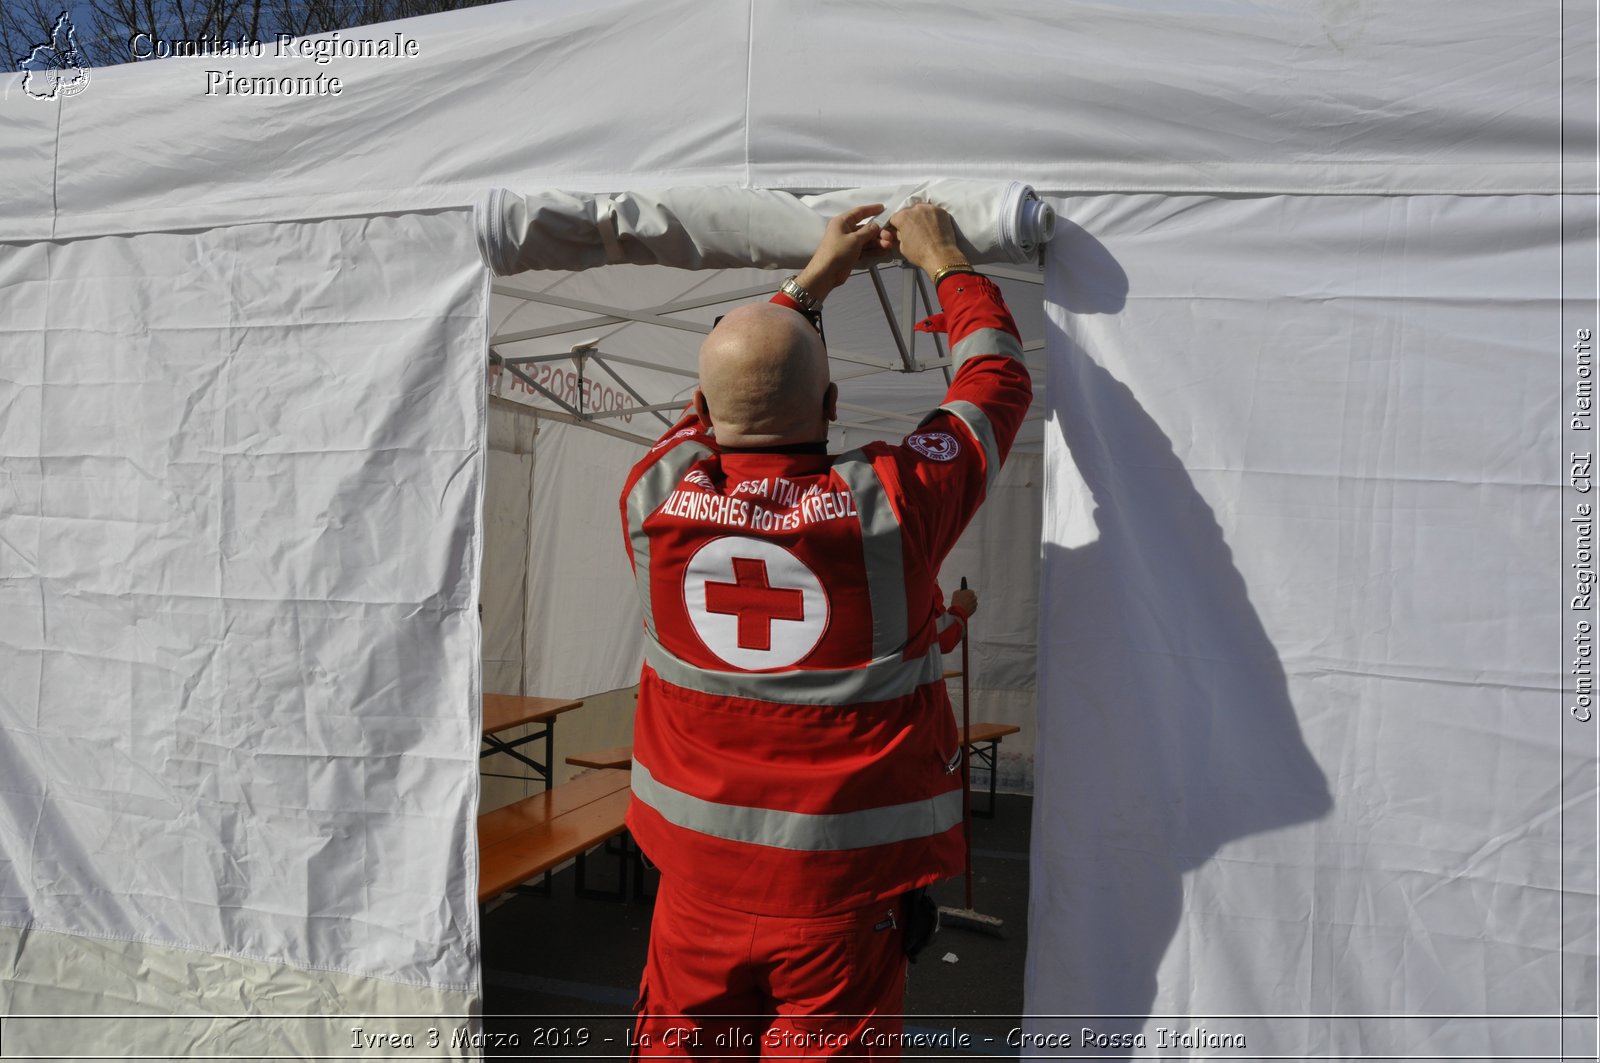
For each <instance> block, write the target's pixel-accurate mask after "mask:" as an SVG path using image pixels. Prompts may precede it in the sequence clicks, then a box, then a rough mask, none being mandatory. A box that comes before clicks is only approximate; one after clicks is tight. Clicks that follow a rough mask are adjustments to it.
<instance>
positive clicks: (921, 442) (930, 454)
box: [906, 432, 961, 461]
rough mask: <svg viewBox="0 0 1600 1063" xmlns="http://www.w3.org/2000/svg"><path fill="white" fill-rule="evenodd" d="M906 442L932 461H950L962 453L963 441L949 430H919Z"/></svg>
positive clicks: (907, 438) (908, 437)
mask: <svg viewBox="0 0 1600 1063" xmlns="http://www.w3.org/2000/svg"><path fill="white" fill-rule="evenodd" d="M906 442H907V443H909V444H911V449H912V450H914V451H916V452H917V453H918V454H921V455H922V456H923V457H925V458H927V459H929V460H930V461H949V460H951V459H952V458H954V457H955V456H956V455H957V454H959V453H961V441H960V440H958V439H956V437H955V436H953V435H951V434H950V433H949V432H918V433H916V434H915V435H911V436H907V437H906Z"/></svg>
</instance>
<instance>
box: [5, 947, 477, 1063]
mask: <svg viewBox="0 0 1600 1063" xmlns="http://www.w3.org/2000/svg"><path fill="white" fill-rule="evenodd" d="M108 973H113V976H112V977H107V975H108ZM479 1011H480V1009H479V1007H478V1001H477V994H476V992H468V991H466V990H446V989H435V988H433V987H431V986H420V985H402V984H400V983H398V982H389V981H383V980H381V979H377V978H368V977H365V976H362V975H351V974H343V973H340V972H337V971H307V970H303V969H301V968H298V967H286V966H283V965H281V964H276V963H263V962H261V961H257V960H248V959H240V958H239V957H237V956H218V955H215V954H211V953H205V952H199V951H193V950H186V949H173V948H168V947H166V946H162V945H156V944H150V943H148V942H143V941H116V940H107V939H104V938H92V937H84V936H82V935H78V934H55V933H51V932H50V931H47V930H17V929H15V928H13V927H0V1015H4V1016H5V1019H4V1031H3V1032H4V1034H5V1055H4V1057H3V1058H5V1059H41V1058H43V1059H61V1058H63V1057H66V1058H71V1059H78V1060H88V1059H130V1058H132V1059H181V1058H184V1057H185V1056H187V1057H190V1058H196V1057H198V1058H213V1059H229V1060H241V1059H283V1060H289V1059H315V1058H319V1057H320V1058H328V1057H335V1058H337V1057H341V1056H348V1055H349V1054H351V1052H352V1051H353V1048H352V1043H353V1041H354V1040H355V1039H356V1037H357V1036H363V1035H364V1036H365V1037H368V1038H370V1037H373V1036H374V1035H376V1036H380V1037H385V1038H386V1035H389V1034H393V1035H394V1038H395V1041H394V1043H393V1044H392V1047H391V1042H389V1041H388V1040H387V1039H385V1040H382V1041H364V1042H363V1044H364V1045H371V1046H372V1047H371V1048H368V1049H366V1051H368V1052H369V1053H371V1055H372V1056H375V1057H377V1058H391V1059H399V1058H417V1057H418V1056H419V1055H421V1054H422V1052H423V1051H426V1056H427V1058H428V1059H477V1058H481V1056H480V1054H479V1053H477V1052H476V1051H474V1049H475V1047H476V1046H475V1045H474V1039H475V1038H477V1040H478V1043H480V1044H481V1043H482V1038H481V1037H478V1036H477V1035H478V1034H479V1033H480V1031H481V1029H482V1022H481V1020H480V1019H479V1017H478V1016H479ZM246 1013H248V1015H249V1017H248V1018H244V1019H241V1018H239V1016H240V1015H243V1014H246ZM377 1016H386V1017H385V1018H377ZM357 1030H359V1031H361V1035H357V1034H355V1033H354V1031H357ZM430 1031H432V1032H431V1033H430ZM407 1041H409V1042H410V1044H411V1046H412V1047H411V1051H409V1052H407V1051H406V1050H405V1048H404V1046H405V1044H406V1042H407ZM430 1045H431V1046H432V1047H431V1048H430V1047H429V1046H430ZM380 1048H381V1049H383V1050H387V1051H382V1052H380ZM369 1058H370V1057H369Z"/></svg>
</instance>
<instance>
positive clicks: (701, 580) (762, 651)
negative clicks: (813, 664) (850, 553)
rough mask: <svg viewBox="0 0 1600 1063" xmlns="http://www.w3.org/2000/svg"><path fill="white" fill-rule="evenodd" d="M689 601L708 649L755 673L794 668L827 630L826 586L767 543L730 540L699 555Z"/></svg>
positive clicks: (686, 590) (688, 570)
mask: <svg viewBox="0 0 1600 1063" xmlns="http://www.w3.org/2000/svg"><path fill="white" fill-rule="evenodd" d="M683 601H684V605H685V606H686V607H687V608H688V612H689V621H690V623H692V624H694V630H695V633H696V634H698V635H699V636H700V641H702V642H704V643H705V644H706V648H707V649H709V650H710V651H711V652H712V653H714V654H716V656H717V657H718V658H719V659H721V660H723V661H725V662H727V663H728V664H731V665H733V666H734V667H735V668H743V669H746V670H749V671H760V670H763V669H769V668H784V667H787V666H788V665H791V664H794V663H795V662H796V661H799V660H801V659H802V658H804V657H805V656H806V655H807V654H809V653H810V652H811V651H812V649H814V648H815V647H816V645H817V642H818V641H820V640H821V638H822V632H823V631H824V630H825V629H826V628H827V626H828V596H827V594H826V593H824V591H823V589H822V581H821V580H819V579H817V576H816V573H814V572H812V571H811V569H809V568H807V567H806V563H805V562H804V561H801V560H800V559H799V558H798V557H796V556H795V555H794V554H791V553H790V552H789V551H788V550H785V549H784V548H783V547H781V546H779V545H778V544H777V543H772V542H768V541H767V540H765V539H746V538H741V537H739V536H733V535H728V536H723V537H722V538H720V539H713V540H711V541H710V542H709V543H706V544H705V545H704V546H702V547H701V548H700V549H699V550H697V551H695V554H694V556H693V557H691V558H690V559H689V564H688V566H687V567H685V569H684V573H683Z"/></svg>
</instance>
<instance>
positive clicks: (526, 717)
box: [478, 694, 583, 790]
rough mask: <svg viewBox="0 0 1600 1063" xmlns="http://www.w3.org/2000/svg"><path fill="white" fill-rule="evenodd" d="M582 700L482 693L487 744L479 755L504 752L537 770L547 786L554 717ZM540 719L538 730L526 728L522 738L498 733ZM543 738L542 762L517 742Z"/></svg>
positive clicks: (484, 735) (553, 739) (552, 755)
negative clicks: (523, 750) (530, 755)
mask: <svg viewBox="0 0 1600 1063" xmlns="http://www.w3.org/2000/svg"><path fill="white" fill-rule="evenodd" d="M582 704H583V701H582V700H581V699H578V700H574V699H571V698H530V697H523V696H522V695H520V694H485V695H484V696H483V744H484V745H485V746H487V747H488V748H486V749H485V750H483V752H481V753H480V754H478V757H479V759H482V758H484V757H488V756H492V755H494V754H495V753H504V754H506V755H507V756H509V757H515V758H516V759H517V760H520V761H522V763H524V764H526V765H527V766H528V767H530V768H532V769H533V770H534V771H536V772H538V773H539V777H540V778H542V779H543V780H544V788H545V789H546V790H548V789H550V786H551V783H552V781H553V780H552V779H551V775H552V774H553V773H552V771H551V770H550V769H551V761H552V760H553V759H554V758H555V733H556V717H557V716H560V715H561V714H562V713H563V712H570V711H572V710H573V709H576V708H578V707H579V706H580V705H582ZM530 723H543V724H544V726H543V727H541V728H538V729H537V730H533V731H529V732H528V733H527V734H525V735H523V736H522V737H521V738H513V739H511V740H510V741H509V742H508V741H506V740H505V739H503V738H500V737H498V735H499V734H500V732H502V731H509V730H511V729H512V728H513V727H521V726H523V725H524V724H530ZM541 738H542V739H544V763H543V764H541V763H539V762H538V761H536V760H534V759H533V758H531V757H529V756H526V755H525V754H523V753H521V752H519V751H518V747H519V746H525V745H527V744H528V743H529V742H535V741H538V740H539V739H541Z"/></svg>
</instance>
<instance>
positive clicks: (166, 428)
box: [0, 211, 488, 1057]
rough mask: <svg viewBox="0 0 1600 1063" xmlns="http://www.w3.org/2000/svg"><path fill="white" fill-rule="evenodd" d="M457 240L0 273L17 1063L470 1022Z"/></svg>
mask: <svg viewBox="0 0 1600 1063" xmlns="http://www.w3.org/2000/svg"><path fill="white" fill-rule="evenodd" d="M467 217H468V215H467V213H466V212H464V211H457V212H442V213H432V214H413V215H398V216H392V217H373V218H346V219H333V220H327V221H320V222H299V223H293V224H284V225H242V226H230V227H223V228H218V229H208V230H205V231H203V232H198V233H147V234H141V235H137V236H131V237H101V238H86V239H79V240H68V241H60V242H53V243H36V244H30V245H22V246H17V245H7V246H0V291H3V292H4V296H3V299H4V302H5V305H6V307H7V314H6V320H5V326H4V329H3V331H0V381H3V385H0V387H3V390H0V394H3V402H0V405H3V407H4V409H5V417H4V421H3V422H0V617H3V618H4V624H5V637H4V639H3V640H0V674H3V675H4V677H5V681H4V682H3V683H0V734H3V738H4V740H3V741H0V810H3V815H0V1011H3V1013H4V1014H5V1015H6V1016H7V1019H6V1022H5V1029H4V1036H5V1051H6V1052H7V1053H8V1054H21V1055H26V1054H57V1053H59V1052H60V1051H61V1050H62V1046H63V1045H67V1046H68V1049H67V1050H68V1051H69V1052H71V1053H72V1054H74V1055H81V1056H92V1055H95V1054H97V1053H99V1052H105V1053H107V1054H111V1055H121V1054H126V1053H127V1052H129V1051H130V1046H132V1049H133V1050H135V1051H137V1052H140V1053H143V1054H149V1055H158V1056H159V1055H166V1054H169V1053H171V1054H189V1053H194V1052H200V1053H215V1054H219V1055H263V1056H272V1057H298V1056H306V1055H318V1054H322V1055H327V1054H337V1053H339V1052H341V1051H343V1050H345V1049H347V1048H348V1046H349V1045H350V1039H351V1033H350V1027H351V1025H352V1024H351V1022H350V1020H349V1019H348V1016H356V1017H358V1019H359V1017H361V1016H368V1015H382V1014H396V1013H398V1014H406V1015H410V1014H416V1015H421V1016H431V1018H423V1019H420V1020H417V1021H416V1022H415V1023H414V1026H415V1027H417V1028H426V1027H427V1026H430V1025H432V1026H437V1027H441V1028H444V1029H447V1030H448V1029H450V1028H452V1027H454V1026H466V1025H469V1024H470V1023H471V1021H472V1016H473V1014H474V1013H475V1011H476V1007H477V999H478V996H479V988H478V978H479V975H478V970H477V949H476V942H477V925H476V924H477V910H476V903H475V881H474V879H475V872H474V867H475V862H476V853H475V849H474V847H473V844H472V843H473V836H472V825H473V817H472V813H473V811H474V808H475V805H476V798H477V789H476V778H475V774H476V773H475V765H476V755H477V745H478V734H477V711H476V706H477V696H478V667H479V666H478V658H479V654H480V647H479V637H478V632H479V628H478V624H477V622H476V615H475V608H474V604H473V603H474V599H475V592H476V587H477V572H478V551H479V535H478V513H479V510H480V506H481V491H482V476H481V472H480V470H481V466H482V461H483V453H482V452H483V443H482V438H481V436H482V430H483V411H484V403H485V397H484V394H483V368H482V360H483V357H484V350H485V339H486V337H485V326H486V312H487V306H486V301H487V298H488V287H487V284H486V283H485V278H484V275H483V271H482V266H481V262H480V261H479V259H478V256H477V251H476V249H475V247H474V246H473V243H472V238H471V232H470V228H469V225H468V222H467ZM419 247H421V248H426V249H427V254H426V255H423V256H419V255H417V254H415V253H414V251H415V249H416V248H419ZM241 1014H243V1015H249V1016H260V1017H261V1018H259V1019H257V1020H256V1021H237V1020H236V1019H234V1018H218V1019H215V1020H214V1021H207V1020H206V1019H205V1017H206V1016H230V1017H231V1016H240V1015H241ZM24 1015H35V1016H49V1015H55V1016H62V1017H63V1018H62V1019H45V1018H36V1019H26V1018H19V1017H18V1016H24ZM90 1015H94V1016H103V1018H102V1019H101V1021H98V1022H93V1023H90V1022H83V1021H74V1020H73V1019H72V1017H73V1016H90ZM174 1016H178V1018H173V1017H174ZM194 1016H199V1017H200V1018H199V1020H198V1021H197V1020H196V1019H195V1018H193V1017H194ZM319 1017H320V1018H319ZM397 1021H406V1020H397ZM418 1036H420V1035H418ZM449 1052H450V1054H451V1055H452V1056H461V1055H464V1054H466V1053H465V1052H464V1051H463V1050H462V1049H461V1048H460V1047H459V1046H457V1047H453V1048H450V1049H449Z"/></svg>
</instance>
